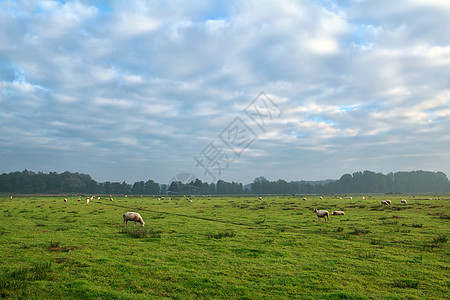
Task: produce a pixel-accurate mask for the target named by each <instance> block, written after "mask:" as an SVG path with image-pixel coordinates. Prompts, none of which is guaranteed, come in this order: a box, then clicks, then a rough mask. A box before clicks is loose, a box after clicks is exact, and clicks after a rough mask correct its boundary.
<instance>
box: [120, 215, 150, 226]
mask: <svg viewBox="0 0 450 300" xmlns="http://www.w3.org/2000/svg"><path fill="white" fill-rule="evenodd" d="M128 221H134V227H136V222H139V223H141V225H142V227H144V225H145V223H144V219H142V217H141V215H140V214H138V213H136V212H126V213H124V214H123V223H122V225H123V224H126V226H127V227H128Z"/></svg>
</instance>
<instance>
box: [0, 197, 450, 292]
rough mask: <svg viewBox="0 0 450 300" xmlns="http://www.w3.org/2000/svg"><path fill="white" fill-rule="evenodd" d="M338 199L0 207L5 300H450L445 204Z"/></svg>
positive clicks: (138, 200)
mask: <svg viewBox="0 0 450 300" xmlns="http://www.w3.org/2000/svg"><path fill="white" fill-rule="evenodd" d="M340 196H342V197H343V199H340V198H339V196H334V195H333V196H324V197H323V200H321V199H319V197H318V196H307V198H308V199H307V201H303V200H302V198H303V196H301V197H300V196H296V197H294V196H278V197H277V196H263V197H264V198H263V200H258V197H257V196H254V197H195V198H193V202H192V203H191V202H189V201H187V200H186V199H184V198H172V199H171V200H168V197H165V199H164V200H161V201H158V200H157V198H156V197H127V198H125V197H119V196H116V197H114V202H110V201H109V197H108V198H104V199H101V200H96V199H94V200H93V201H91V202H90V203H89V204H86V201H85V200H84V199H85V198H82V199H83V200H82V201H81V202H78V201H77V198H78V197H76V196H74V197H68V196H66V197H67V198H68V202H67V203H65V202H64V201H63V199H64V197H63V196H62V197H55V196H52V197H20V196H15V197H14V198H13V199H10V197H0V258H1V262H2V264H1V267H0V296H1V297H6V298H26V299H30V298H31V299H33V298H34V299H70V298H72V299H155V298H165V297H169V298H175V299H196V298H209V299H223V298H228V299H236V298H240V299H283V298H285V299H287V298H299V299H449V294H450V293H449V288H450V280H449V274H450V270H449V267H450V264H449V261H450V260H449V254H450V252H449V246H448V238H449V237H450V235H449V228H450V227H449V219H450V215H449V213H450V200H449V198H450V196H449V195H439V196H436V195H364V196H365V198H366V199H365V200H362V197H361V195H352V196H353V199H350V198H349V196H347V195H340ZM430 197H431V198H432V200H429V198H430ZM437 197H439V198H440V199H439V200H437V199H436V198H437ZM385 199H390V200H391V201H392V205H391V206H390V207H385V206H382V205H381V203H380V201H381V200H385ZM401 199H406V200H407V201H408V204H406V205H405V204H401V203H400V200H401ZM313 208H321V209H327V210H329V211H330V212H331V211H333V210H344V211H345V213H346V215H345V216H330V222H329V223H325V222H324V221H323V220H322V221H320V222H318V221H317V217H316V215H315V214H314V213H313V212H312V209H313ZM126 211H137V212H139V213H140V214H141V215H142V217H143V218H144V221H145V222H146V225H145V227H144V228H142V227H141V226H140V224H137V225H136V229H134V228H133V223H129V224H128V229H126V228H124V227H123V226H122V214H123V213H124V212H126Z"/></svg>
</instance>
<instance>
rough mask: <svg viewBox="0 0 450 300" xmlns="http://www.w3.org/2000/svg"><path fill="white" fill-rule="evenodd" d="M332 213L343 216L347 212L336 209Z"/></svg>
mask: <svg viewBox="0 0 450 300" xmlns="http://www.w3.org/2000/svg"><path fill="white" fill-rule="evenodd" d="M331 214H332V215H333V216H343V215H345V212H343V211H341V210H336V211H332V212H331Z"/></svg>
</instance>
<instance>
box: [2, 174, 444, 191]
mask: <svg viewBox="0 0 450 300" xmlns="http://www.w3.org/2000/svg"><path fill="white" fill-rule="evenodd" d="M448 192H450V182H449V180H448V178H447V175H446V174H444V173H443V172H430V171H411V172H396V173H389V174H386V175H384V174H382V173H375V172H371V171H364V172H355V173H353V174H345V175H343V176H342V177H341V178H340V179H339V180H323V181H290V182H287V181H285V180H282V179H279V180H277V181H269V180H267V179H266V178H264V177H257V178H255V180H254V181H253V182H252V183H251V184H248V185H245V186H244V185H243V184H242V183H238V182H226V181H223V180H219V181H217V182H216V183H207V182H202V181H201V180H200V179H196V180H195V181H192V182H189V183H182V182H171V183H170V184H169V185H168V184H160V183H157V182H155V181H153V180H147V181H137V182H135V183H133V184H129V183H126V182H125V181H123V182H109V181H107V182H97V181H95V180H94V179H92V178H91V176H90V175H88V174H80V173H71V172H68V171H66V172H64V173H56V172H50V173H48V174H47V173H43V172H37V173H36V172H33V171H28V170H24V171H22V172H11V173H8V174H6V173H3V174H1V175H0V193H3V194H67V193H69V194H111V195H112V194H114V195H117V194H122V195H126V194H129V195H167V194H172V195H183V194H336V193H448Z"/></svg>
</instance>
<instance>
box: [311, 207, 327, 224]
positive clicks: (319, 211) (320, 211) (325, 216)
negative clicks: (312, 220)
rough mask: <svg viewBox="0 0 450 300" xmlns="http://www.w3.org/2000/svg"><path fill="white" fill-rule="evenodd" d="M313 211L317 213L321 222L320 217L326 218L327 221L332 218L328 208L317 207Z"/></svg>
mask: <svg viewBox="0 0 450 300" xmlns="http://www.w3.org/2000/svg"><path fill="white" fill-rule="evenodd" d="M313 212H315V213H316V215H317V218H318V219H319V222H320V218H324V219H325V222H327V221H329V220H330V213H329V212H328V210H317V209H314V210H313Z"/></svg>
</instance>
